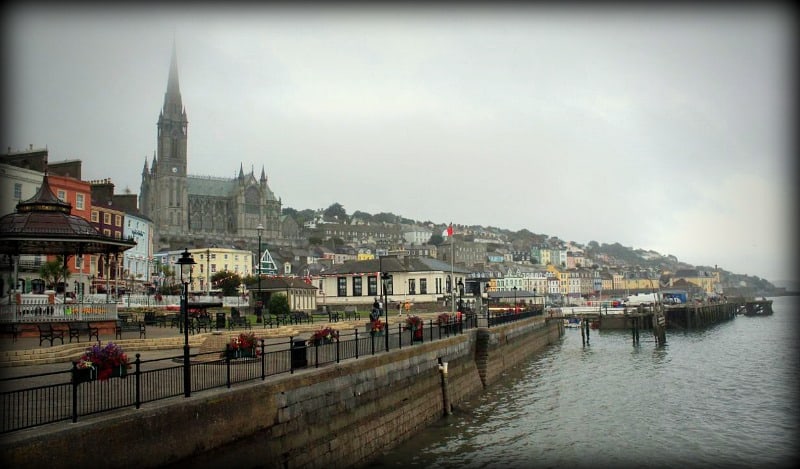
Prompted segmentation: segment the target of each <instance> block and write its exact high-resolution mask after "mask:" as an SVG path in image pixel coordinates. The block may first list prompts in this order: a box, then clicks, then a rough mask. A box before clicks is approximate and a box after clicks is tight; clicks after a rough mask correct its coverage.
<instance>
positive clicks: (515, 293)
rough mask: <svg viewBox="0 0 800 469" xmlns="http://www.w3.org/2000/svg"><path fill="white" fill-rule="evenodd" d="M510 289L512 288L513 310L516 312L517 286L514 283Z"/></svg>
mask: <svg viewBox="0 0 800 469" xmlns="http://www.w3.org/2000/svg"><path fill="white" fill-rule="evenodd" d="M512 290H514V312H515V313H516V312H517V286H516V285H514V288H512Z"/></svg>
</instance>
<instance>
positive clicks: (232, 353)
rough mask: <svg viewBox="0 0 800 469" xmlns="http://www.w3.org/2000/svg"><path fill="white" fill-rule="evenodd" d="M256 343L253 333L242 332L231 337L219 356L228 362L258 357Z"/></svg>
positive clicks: (259, 351) (259, 352)
mask: <svg viewBox="0 0 800 469" xmlns="http://www.w3.org/2000/svg"><path fill="white" fill-rule="evenodd" d="M257 341H258V339H256V335H255V334H254V333H253V332H242V333H241V334H239V335H238V336H236V337H231V340H230V341H229V342H228V343H227V344H226V345H225V351H224V352H222V355H221V356H222V358H227V359H230V360H235V359H237V358H256V357H259V356H260V355H261V350H260V349H259V348H258V345H257Z"/></svg>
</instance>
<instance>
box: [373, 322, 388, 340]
mask: <svg viewBox="0 0 800 469" xmlns="http://www.w3.org/2000/svg"><path fill="white" fill-rule="evenodd" d="M385 330H386V323H384V322H383V321H381V320H380V319H376V320H374V321H372V322H370V323H369V333H370V335H371V336H372V337H375V336H382V335H383V334H384V331H385Z"/></svg>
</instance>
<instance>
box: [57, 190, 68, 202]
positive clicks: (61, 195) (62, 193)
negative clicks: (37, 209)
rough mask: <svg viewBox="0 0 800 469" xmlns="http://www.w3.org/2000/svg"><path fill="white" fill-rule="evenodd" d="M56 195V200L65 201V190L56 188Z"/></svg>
mask: <svg viewBox="0 0 800 469" xmlns="http://www.w3.org/2000/svg"><path fill="white" fill-rule="evenodd" d="M56 197H58V200H60V201H62V202H66V201H67V191H65V190H63V189H59V190H58V194H57V195H56Z"/></svg>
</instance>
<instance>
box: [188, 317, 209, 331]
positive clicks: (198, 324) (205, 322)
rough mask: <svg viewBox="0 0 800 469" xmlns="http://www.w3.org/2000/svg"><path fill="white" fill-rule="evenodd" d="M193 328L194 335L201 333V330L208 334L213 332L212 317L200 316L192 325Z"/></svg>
mask: <svg viewBox="0 0 800 469" xmlns="http://www.w3.org/2000/svg"><path fill="white" fill-rule="evenodd" d="M192 328H193V329H194V331H193V333H199V332H200V329H205V331H206V332H209V331H210V330H211V317H210V316H198V317H196V318H195V320H194V321H193V324H192Z"/></svg>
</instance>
